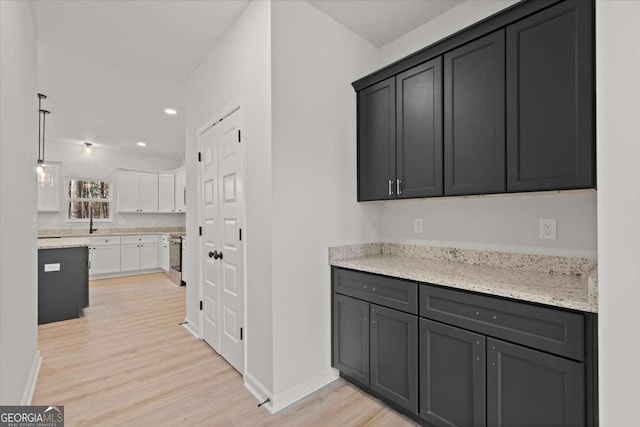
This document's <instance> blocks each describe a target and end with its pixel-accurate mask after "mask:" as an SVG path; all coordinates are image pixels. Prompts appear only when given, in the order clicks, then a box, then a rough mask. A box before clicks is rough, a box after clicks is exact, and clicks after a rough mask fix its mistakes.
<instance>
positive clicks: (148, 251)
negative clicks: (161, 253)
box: [140, 243, 158, 270]
mask: <svg viewBox="0 0 640 427" xmlns="http://www.w3.org/2000/svg"><path fill="white" fill-rule="evenodd" d="M153 268H158V244H157V243H143V244H141V245H140V270H151V269H153Z"/></svg>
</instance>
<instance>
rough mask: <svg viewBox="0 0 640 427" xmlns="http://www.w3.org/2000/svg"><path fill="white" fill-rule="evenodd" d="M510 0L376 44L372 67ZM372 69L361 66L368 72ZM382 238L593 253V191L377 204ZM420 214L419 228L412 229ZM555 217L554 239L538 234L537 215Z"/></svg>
mask: <svg viewBox="0 0 640 427" xmlns="http://www.w3.org/2000/svg"><path fill="white" fill-rule="evenodd" d="M514 3H517V1H515V0H504V1H501V0H498V1H472V0H467V1H465V2H464V3H461V4H460V5H458V6H456V7H454V8H453V9H450V10H448V11H447V12H445V13H443V14H442V15H440V16H438V17H436V18H435V19H433V20H431V21H429V22H427V23H425V24H423V25H422V26H420V27H418V28H416V29H415V30H413V31H411V32H409V33H407V34H405V35H404V36H402V37H400V38H398V39H396V40H394V41H392V42H391V43H389V44H387V45H385V46H383V47H381V48H380V62H379V64H378V67H382V66H385V65H388V64H390V63H391V62H393V61H396V60H398V59H401V58H403V57H405V56H407V55H409V54H411V53H413V52H415V51H417V50H419V49H421V48H424V47H426V46H428V45H430V44H432V43H435V42H437V41H438V40H441V39H442V38H444V37H447V36H449V35H451V34H453V33H455V32H457V31H459V30H462V29H463V28H465V27H467V26H469V25H472V24H474V23H476V22H478V21H480V20H482V19H484V18H487V17H488V16H490V15H493V14H495V13H497V12H499V11H500V10H502V9H504V8H506V7H508V6H511V5H513V4H514ZM374 69H375V68H372V69H370V70H367V72H371V71H374ZM378 204H379V205H380V206H381V210H382V211H381V230H382V238H383V240H385V241H392V242H405V243H417V244H435V245H444V246H454V247H465V248H474V249H495V250H508V251H519V252H529V253H541V254H549V255H565V256H586V257H589V258H595V257H596V248H597V238H596V228H597V227H596V225H597V212H596V211H597V209H596V192H595V191H590V192H580V193H575V192H564V193H560V194H558V193H556V194H550V193H546V194H542V193H535V194H521V195H501V196H491V197H464V198H463V197H456V198H446V199H426V200H416V201H403V202H399V201H392V202H382V203H378ZM414 218H423V219H424V226H425V232H424V233H423V234H422V235H417V234H414V233H413V219H414ZM541 218H557V219H558V239H557V240H540V239H538V220H539V219H541Z"/></svg>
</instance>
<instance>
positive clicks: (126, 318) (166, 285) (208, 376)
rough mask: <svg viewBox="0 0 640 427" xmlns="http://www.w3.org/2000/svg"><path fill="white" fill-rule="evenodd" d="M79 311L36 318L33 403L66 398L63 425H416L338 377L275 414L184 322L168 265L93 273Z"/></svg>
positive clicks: (179, 290)
mask: <svg viewBox="0 0 640 427" xmlns="http://www.w3.org/2000/svg"><path fill="white" fill-rule="evenodd" d="M90 295H91V297H90V303H91V307H89V308H88V309H87V310H86V312H85V317H83V318H81V319H74V320H68V321H65V322H57V323H51V324H48V325H42V326H40V327H39V328H38V332H39V348H40V351H41V353H42V356H43V363H42V368H41V370H40V376H39V378H38V383H37V386H36V392H35V396H34V399H33V404H34V405H49V404H56V405H64V406H65V418H66V420H65V421H66V425H67V426H77V425H86V426H99V425H105V426H118V425H133V426H175V425H183V426H409V425H415V424H414V423H413V422H411V421H410V420H408V419H407V418H405V417H402V416H400V415H398V414H397V413H396V412H394V411H392V410H390V409H388V408H387V407H385V406H384V405H382V404H380V403H379V402H378V401H376V400H375V399H373V398H371V397H370V396H368V395H366V394H364V393H362V392H361V391H360V390H358V389H357V388H355V387H353V386H351V385H350V384H348V383H346V382H344V381H342V380H338V381H336V382H334V383H332V384H330V385H329V386H327V387H325V388H323V389H322V390H319V391H317V392H316V393H314V394H312V395H311V396H309V397H307V398H305V399H303V400H301V401H299V402H297V403H296V404H294V405H292V406H290V407H288V408H286V409H284V410H283V411H281V412H279V413H278V414H276V415H270V414H269V413H268V412H267V410H266V409H264V408H257V406H256V404H257V402H256V400H255V399H254V398H253V396H251V394H250V393H249V392H248V391H247V390H246V389H245V388H244V386H243V383H242V377H241V376H240V374H238V373H237V372H236V371H235V370H234V369H233V368H231V366H230V365H229V364H227V362H225V361H224V360H223V359H222V358H221V357H220V356H218V355H217V354H216V353H215V352H214V351H213V350H212V349H211V348H210V347H209V346H208V345H207V344H206V343H205V342H204V341H201V340H198V339H196V338H194V337H193V336H192V335H191V334H189V332H187V331H186V330H185V329H184V328H183V327H182V326H179V323H180V322H182V321H183V320H184V315H185V288H184V287H178V286H176V285H174V284H173V283H171V282H170V281H169V280H168V279H167V278H166V276H164V275H163V274H149V275H141V276H132V277H127V278H117V279H104V280H96V281H92V282H91V290H90Z"/></svg>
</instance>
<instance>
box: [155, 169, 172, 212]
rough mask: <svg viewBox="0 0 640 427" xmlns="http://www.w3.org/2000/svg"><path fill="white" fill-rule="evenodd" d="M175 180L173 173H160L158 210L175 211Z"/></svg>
mask: <svg viewBox="0 0 640 427" xmlns="http://www.w3.org/2000/svg"><path fill="white" fill-rule="evenodd" d="M175 209H176V207H175V182H174V175H173V174H172V173H161V174H159V175H158V212H175Z"/></svg>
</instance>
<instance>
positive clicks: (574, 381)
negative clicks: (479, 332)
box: [487, 338, 585, 427]
mask: <svg viewBox="0 0 640 427" xmlns="http://www.w3.org/2000/svg"><path fill="white" fill-rule="evenodd" d="M584 422H585V388H584V364H583V363H579V362H574V361H571V360H567V359H563V358H561V357H557V356H551V355H549V354H547V353H542V352H539V351H535V350H530V349H528V348H525V347H521V346H518V345H515V344H508V343H505V342H502V341H498V340H494V339H490V338H488V339H487V424H488V425H490V426H497V427H500V426H505V427H506V426H584Z"/></svg>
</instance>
